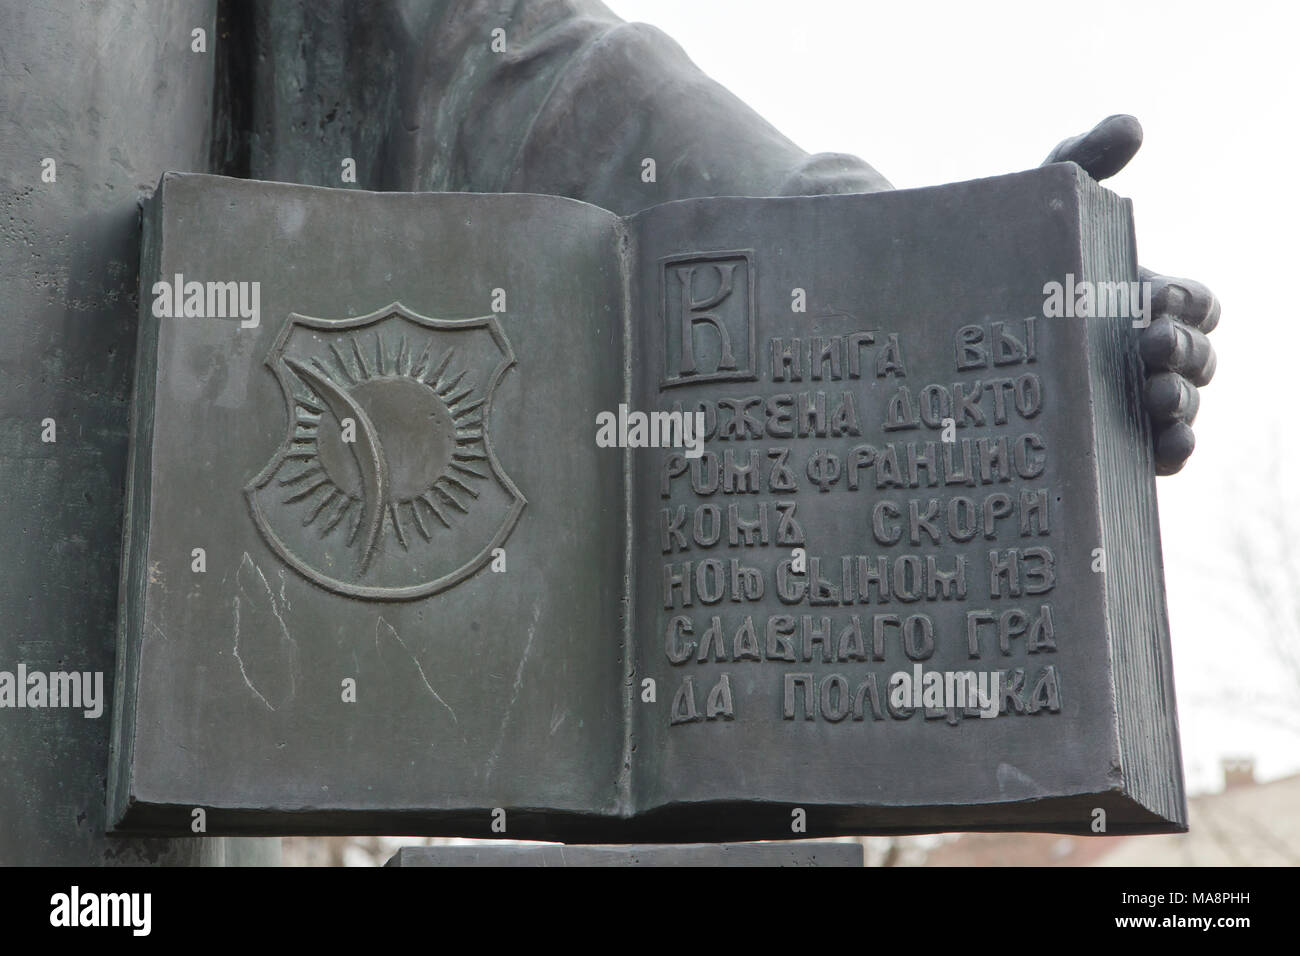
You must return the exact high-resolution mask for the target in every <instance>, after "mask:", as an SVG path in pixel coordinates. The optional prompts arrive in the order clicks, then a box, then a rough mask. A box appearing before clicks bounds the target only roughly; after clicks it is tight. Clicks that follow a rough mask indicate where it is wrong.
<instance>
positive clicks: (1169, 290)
mask: <svg viewBox="0 0 1300 956" xmlns="http://www.w3.org/2000/svg"><path fill="white" fill-rule="evenodd" d="M1220 312H1221V309H1220V308H1219V299H1218V297H1217V296H1215V294H1214V293H1213V292H1211V291H1210V290H1209V289H1207V288H1206V287H1205V286H1204V285H1202V284H1201V283H1199V282H1195V281H1193V280H1191V279H1175V278H1174V277H1173V276H1162V275H1156V276H1152V277H1151V318H1153V319H1158V318H1160V317H1161V316H1165V315H1167V316H1169V317H1170V318H1174V319H1177V320H1178V321H1179V322H1182V323H1183V324H1184V325H1190V326H1191V327H1192V328H1195V329H1200V330H1201V331H1202V332H1205V333H1209V332H1213V331H1214V327H1215V326H1217V325H1218V324H1219V315H1220Z"/></svg>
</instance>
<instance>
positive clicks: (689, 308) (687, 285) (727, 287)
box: [677, 262, 736, 375]
mask: <svg viewBox="0 0 1300 956" xmlns="http://www.w3.org/2000/svg"><path fill="white" fill-rule="evenodd" d="M712 265H713V268H714V270H715V271H716V272H717V273H718V291H717V292H715V293H714V294H713V295H711V296H707V297H705V298H703V299H696V298H695V297H694V294H693V289H692V287H693V286H694V284H695V269H696V267H695V266H691V267H690V268H686V269H680V270H678V272H677V278H678V280H680V281H681V284H682V361H681V369H680V374H682V375H694V374H695V325H696V323H699V322H706V323H708V324H709V325H712V326H713V327H714V328H715V329H717V330H718V336H719V337H720V338H721V340H722V358H721V359H719V360H718V370H719V371H725V370H731V369H735V367H736V357H735V356H734V355H732V354H731V336H729V335H728V334H727V328H726V326H724V325H723V324H722V320H721V319H719V318H718V317H717V316H716V315H714V314H713V313H711V312H705V311H704V310H705V309H711V308H713V307H714V306H715V305H717V304H718V303H719V302H721V301H722V300H723V299H725V298H726V297H727V296H729V295H731V283H732V276H733V273H734V272H735V269H736V263H734V262H728V263H725V264H712Z"/></svg>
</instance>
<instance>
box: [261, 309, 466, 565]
mask: <svg viewBox="0 0 1300 956" xmlns="http://www.w3.org/2000/svg"><path fill="white" fill-rule="evenodd" d="M370 339H371V341H370V342H369V343H367V345H368V348H367V346H366V345H363V341H362V337H361V336H359V335H350V336H348V337H347V341H346V344H345V345H343V346H340V344H339V343H338V342H331V343H330V346H329V347H330V352H331V353H332V358H333V361H332V362H329V363H327V362H323V361H321V360H320V359H319V358H313V359H312V360H311V361H310V363H309V364H304V363H302V362H300V361H298V360H296V359H293V358H286V359H285V364H287V365H288V366H289V367H290V368H291V369H293V371H294V372H295V373H296V374H297V375H298V377H299V378H301V379H302V381H303V383H304V384H305V385H307V387H308V388H309V389H310V390H311V391H312V392H313V393H314V395H315V397H316V399H317V401H313V400H310V399H307V398H304V397H301V396H299V397H298V398H297V399H296V421H295V437H294V441H293V450H292V451H291V452H290V453H289V455H288V456H287V457H288V458H290V459H292V460H296V461H299V462H301V464H302V467H301V469H300V470H298V471H297V472H296V473H292V474H288V475H286V476H285V477H283V478H281V479H280V481H279V483H280V485H281V486H282V487H284V488H285V489H286V492H287V496H286V497H285V498H284V499H283V501H284V503H285V504H293V503H297V502H305V503H307V506H306V507H305V513H304V516H303V523H304V524H305V525H308V526H315V525H319V533H320V534H321V535H322V536H324V535H328V534H330V533H332V532H335V531H337V530H338V529H345V532H346V534H347V543H348V545H349V546H352V545H354V544H355V543H356V542H357V541H358V540H360V542H361V559H360V567H359V570H361V571H362V572H364V571H365V569H366V566H367V564H369V561H370V557H371V556H372V555H373V554H374V553H375V552H376V549H377V548H378V547H379V546H380V545H381V544H382V539H383V536H384V535H385V534H391V535H392V536H393V537H394V538H396V540H397V543H398V544H399V545H400V546H401V547H402V548H409V546H410V544H409V541H410V538H411V537H412V536H413V535H414V534H415V533H417V532H418V533H419V534H420V536H421V537H423V539H424V540H425V541H432V540H433V537H434V533H435V531H436V530H437V529H438V528H439V527H442V528H451V527H452V522H453V521H455V520H457V516H458V515H464V514H468V512H469V506H470V503H471V502H472V501H473V499H474V498H477V497H478V491H477V490H475V488H474V485H475V483H477V482H480V481H484V480H486V479H487V478H488V477H489V475H488V474H487V472H486V470H484V469H485V467H486V466H485V464H484V463H485V462H486V460H487V454H486V453H485V451H484V450H483V448H482V439H483V420H482V416H481V414H480V411H479V410H480V409H481V408H482V407H483V403H484V401H485V399H483V398H481V397H477V395H476V390H475V389H476V383H475V382H474V380H473V378H472V377H469V376H468V375H467V373H466V372H465V371H463V370H462V371H457V370H456V368H455V365H454V361H455V353H456V350H455V348H454V347H452V348H448V349H447V350H446V351H444V352H443V353H442V354H441V355H435V352H434V343H433V341H432V340H430V341H429V342H428V343H427V344H426V345H425V346H424V349H423V351H422V352H421V353H420V355H419V357H418V358H413V357H412V356H413V354H414V353H413V351H412V350H411V349H410V348H408V345H407V340H406V337H405V336H403V337H402V339H401V340H400V341H399V342H398V345H397V348H396V351H395V354H393V355H386V354H385V350H384V344H383V340H382V339H381V338H380V336H379V334H378V333H377V332H376V333H374V334H373V335H372V336H370ZM367 351H368V352H369V355H367ZM348 423H351V427H348ZM411 423H414V424H415V426H416V427H411Z"/></svg>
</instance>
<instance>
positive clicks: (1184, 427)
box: [1155, 422, 1196, 475]
mask: <svg viewBox="0 0 1300 956" xmlns="http://www.w3.org/2000/svg"><path fill="white" fill-rule="evenodd" d="M1195 447H1196V435H1195V434H1194V433H1193V432H1192V429H1191V426H1190V425H1188V424H1187V423H1185V422H1174V423H1173V424H1172V425H1166V426H1165V427H1164V428H1162V429H1160V431H1158V432H1157V433H1156V448H1155V452H1156V474H1157V475H1173V474H1176V473H1177V472H1179V471H1181V470H1182V467H1183V465H1184V464H1186V463H1187V459H1188V458H1190V457H1191V454H1192V450H1193V449H1194V448H1195Z"/></svg>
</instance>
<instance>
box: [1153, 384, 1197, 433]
mask: <svg viewBox="0 0 1300 956" xmlns="http://www.w3.org/2000/svg"><path fill="white" fill-rule="evenodd" d="M1142 397H1143V403H1144V404H1145V405H1146V408H1147V412H1148V413H1149V414H1150V415H1151V420H1152V422H1153V423H1155V425H1156V426H1157V427H1163V426H1165V425H1168V424H1171V423H1172V422H1186V423H1187V424H1188V425H1190V424H1191V423H1192V422H1194V421H1195V420H1196V412H1197V411H1198V410H1199V409H1200V407H1201V393H1200V392H1199V391H1198V390H1197V388H1196V386H1195V385H1193V384H1192V383H1191V382H1189V381H1187V379H1185V378H1183V377H1182V376H1181V375H1179V374H1178V373H1177V372H1158V373H1156V374H1155V375H1152V376H1150V377H1149V378H1148V379H1147V384H1146V390H1145V392H1144V394H1143V396H1142Z"/></svg>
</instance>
